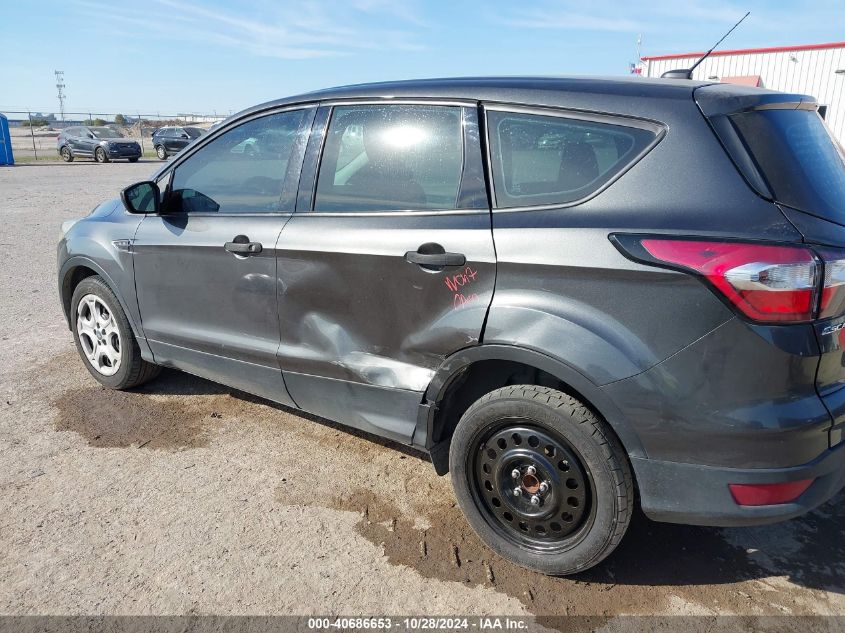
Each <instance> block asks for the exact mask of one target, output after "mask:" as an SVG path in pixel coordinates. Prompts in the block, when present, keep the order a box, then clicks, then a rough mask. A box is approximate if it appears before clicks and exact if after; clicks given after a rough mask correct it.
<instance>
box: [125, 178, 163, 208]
mask: <svg viewBox="0 0 845 633" xmlns="http://www.w3.org/2000/svg"><path fill="white" fill-rule="evenodd" d="M160 198H161V192H160V191H159V188H158V185H157V184H155V183H154V182H152V181H144V182H136V183H135V184H134V185H129V186H128V187H127V188H126V189H124V190H123V191H121V192H120V199H121V200H122V201H123V206H124V207H126V210H127V211H129V213H158V212H159V210H160V206H161V203H160Z"/></svg>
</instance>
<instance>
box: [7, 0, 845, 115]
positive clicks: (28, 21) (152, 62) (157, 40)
mask: <svg viewBox="0 0 845 633" xmlns="http://www.w3.org/2000/svg"><path fill="white" fill-rule="evenodd" d="M746 11H751V16H750V17H749V18H748V19H747V20H746V21H745V22H744V23H743V24H742V25H741V26H740V27H739V29H737V30H736V31H735V32H734V33H733V34H732V35H731V36H730V37H729V38H728V40H726V41H725V43H724V44H723V45H722V48H748V47H764V46H781V45H793V44H809V43H819V42H832V41H841V40H845V11H843V10H842V0H791V1H784V0H745V1H744V2H739V1H734V0H713V1H704V0H691V1H690V2H683V1H682V0H648V1H641V0H628V1H627V2H609V1H608V2H589V1H588V0H580V1H576V0H537V1H531V0H518V1H515V0H508V1H503V0H486V1H483V2H470V1H468V0H467V1H464V0H338V1H335V0H277V1H271V0H254V1H253V2H239V1H237V0H229V1H223V0H206V1H203V0H134V1H133V2H123V1H121V0H109V1H104V0H42V1H40V2H37V3H36V2H32V3H30V2H24V1H22V0H0V46H2V53H0V55H2V58H0V111H12V110H28V109H29V110H32V111H42V112H45V113H46V112H51V111H57V110H58V101H57V98H56V87H55V83H56V82H55V77H54V75H53V71H54V70H63V71H64V72H65V84H66V88H65V92H66V95H67V101H66V105H65V110H66V111H67V112H82V113H87V112H92V113H117V112H121V113H124V114H128V115H134V114H138V113H141V114H156V113H160V114H162V115H164V114H177V113H207V114H212V113H217V114H221V113H222V114H228V113H230V112H236V111H238V110H241V109H243V108H246V107H248V106H251V105H254V104H257V103H261V102H264V101H268V100H271V99H276V98H279V97H284V96H289V95H293V94H297V93H301V92H307V91H310V90H316V89H320V88H328V87H332V86H338V85H345V84H351V83H361V82H368V81H384V80H393V79H413V78H424V77H449V76H452V77H454V76H470V75H622V74H627V73H628V68H629V64H630V63H631V62H633V61H635V60H636V56H637V38H638V37H639V36H640V35H641V36H642V54H643V55H659V54H665V53H677V52H688V51H700V50H706V49H708V48H710V46H711V45H712V44H714V43H715V42H716V40H718V39H719V37H721V36H722V35H723V34H724V32H725V31H727V30H728V29H729V28H730V27H731V26H732V25H733V23H734V22H735V21H736V20H738V19H739V18H740V17H742V15H743V14H744V13H745V12H746Z"/></svg>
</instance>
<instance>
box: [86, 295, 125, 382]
mask: <svg viewBox="0 0 845 633" xmlns="http://www.w3.org/2000/svg"><path fill="white" fill-rule="evenodd" d="M76 333H77V335H78V336H79V342H80V343H81V345H82V350H83V352H84V353H85V358H87V359H88V362H89V363H91V366H92V367H93V368H94V369H96V370H97V371H98V372H99V373H101V374H102V375H103V376H114V374H116V373H117V370H118V369H120V351H121V349H122V347H121V345H122V343H123V341H121V339H120V330H119V329H118V327H117V322H116V321H115V319H114V315H113V314H112V313H111V310H109V309H108V307H107V306H106V304H105V302H104V301H103V300H102V299H100V297H98V296H97V295H95V294H87V295H85V296H84V297H82V299H81V300H80V301H79V304H77V306H76Z"/></svg>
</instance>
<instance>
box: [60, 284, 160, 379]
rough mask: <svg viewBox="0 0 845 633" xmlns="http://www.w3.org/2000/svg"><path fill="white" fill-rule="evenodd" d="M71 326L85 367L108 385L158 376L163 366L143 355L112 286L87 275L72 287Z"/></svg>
mask: <svg viewBox="0 0 845 633" xmlns="http://www.w3.org/2000/svg"><path fill="white" fill-rule="evenodd" d="M70 307H71V327H72V329H73V338H74V342H75V343H76V349H77V351H79V355H80V356H81V357H82V362H83V363H84V364H85V368H86V369H87V370H88V371H89V372H90V373H91V375H92V376H94V378H96V379H97V380H98V381H99V382H100V383H101V384H103V385H104V386H106V387H108V388H109V389H130V388H132V387H137V386H138V385H141V384H143V383H145V382H147V381H148V380H152V379H153V378H155V377H156V376H157V375H158V374H159V372H160V371H161V368H160V367H158V366H157V365H153V364H152V363H148V362H147V361H145V360H144V359H143V358H141V349H140V348H139V347H138V341H136V340H135V335H134V334H133V332H132V327H131V326H130V325H129V320H128V319H127V318H126V315H125V314H124V312H123V309H122V308H121V307H120V302H119V301H118V300H117V297H115V295H114V293H113V292H112V290H111V288H109V287H108V286H107V285H106V283H105V282H104V281H103V280H102V279H101V278H100V277H99V276H96V275H95V276H92V277H86V278H85V279H83V280H82V281H81V282H80V283H79V285H78V286H77V287H76V289H75V290H74V291H73V297H72V298H71V302H70Z"/></svg>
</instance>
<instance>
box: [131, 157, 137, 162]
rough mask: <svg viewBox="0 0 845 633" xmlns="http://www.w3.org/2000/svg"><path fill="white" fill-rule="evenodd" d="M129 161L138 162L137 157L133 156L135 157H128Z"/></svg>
mask: <svg viewBox="0 0 845 633" xmlns="http://www.w3.org/2000/svg"><path fill="white" fill-rule="evenodd" d="M129 162H130V163H137V162H138V158H137V157H135V158H130V159H129Z"/></svg>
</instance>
